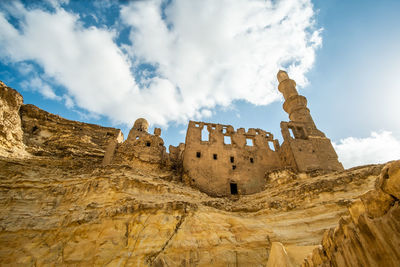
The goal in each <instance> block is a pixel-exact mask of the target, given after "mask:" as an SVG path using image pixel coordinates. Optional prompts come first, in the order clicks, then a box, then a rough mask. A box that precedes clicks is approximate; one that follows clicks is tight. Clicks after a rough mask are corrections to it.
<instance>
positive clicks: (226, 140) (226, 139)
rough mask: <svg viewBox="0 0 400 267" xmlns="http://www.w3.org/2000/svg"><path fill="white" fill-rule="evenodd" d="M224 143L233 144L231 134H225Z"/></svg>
mask: <svg viewBox="0 0 400 267" xmlns="http://www.w3.org/2000/svg"><path fill="white" fill-rule="evenodd" d="M224 144H225V145H230V144H232V142H231V137H230V136H224Z"/></svg>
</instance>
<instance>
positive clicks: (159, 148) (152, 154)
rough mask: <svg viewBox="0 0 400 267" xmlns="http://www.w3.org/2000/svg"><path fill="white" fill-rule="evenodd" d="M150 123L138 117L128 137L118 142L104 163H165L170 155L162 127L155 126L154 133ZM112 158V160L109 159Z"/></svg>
mask: <svg viewBox="0 0 400 267" xmlns="http://www.w3.org/2000/svg"><path fill="white" fill-rule="evenodd" d="M147 130H148V123H147V121H146V120H145V119H143V118H140V119H137V120H136V122H135V124H134V126H133V127H132V129H131V131H130V132H129V135H128V138H127V139H126V140H125V141H124V142H123V143H118V144H116V145H115V146H114V147H115V148H114V150H113V149H112V146H113V144H115V143H116V142H115V141H114V142H112V143H111V144H110V149H109V151H108V153H107V154H106V155H105V158H104V161H103V164H108V163H111V164H125V165H131V166H137V165H138V164H140V163H143V162H144V163H149V164H156V165H157V166H159V165H164V164H165V162H166V161H167V158H168V155H167V153H166V149H165V146H164V140H163V139H162V138H161V137H160V135H161V129H160V128H155V129H154V134H149V133H148V132H147ZM109 158H112V159H111V160H108V159H109Z"/></svg>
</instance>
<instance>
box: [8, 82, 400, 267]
mask: <svg viewBox="0 0 400 267" xmlns="http://www.w3.org/2000/svg"><path fill="white" fill-rule="evenodd" d="M3 88H4V87H3ZM13 97H14V98H15V99H14V100H12V98H13ZM19 97H20V95H19V94H18V93H16V92H15V91H11V90H9V89H7V91H2V92H1V101H3V102H2V103H8V104H7V105H2V106H1V107H0V109H1V110H0V111H1V112H3V113H2V114H5V113H6V112H8V113H7V114H10V115H7V116H8V117H13V116H14V117H15V118H14V121H16V122H17V123H13V124H10V123H9V122H6V121H3V122H1V123H3V124H1V125H5V126H3V128H1V131H3V132H2V133H1V134H0V136H1V137H2V139H1V140H2V141H1V144H0V147H1V149H2V151H5V152H4V154H1V155H0V203H1V206H2V209H1V210H0V265H11V266H48V265H50V266H54V265H57V266H59V265H61V266H67V265H69V266H97V265H102V266H267V265H268V266H300V265H301V264H303V265H304V266H321V265H322V266H396V264H397V263H398V262H399V260H400V257H399V247H400V246H399V241H400V237H399V230H400V229H399V194H400V189H399V186H398V185H399V182H400V181H399V177H400V166H399V165H400V163H399V162H395V163H391V164H390V165H388V166H386V167H384V168H383V166H382V165H370V166H363V167H359V168H354V169H350V170H346V171H341V172H334V173H330V174H324V175H323V174H318V173H308V174H306V173H292V172H290V171H289V170H281V171H275V172H271V173H269V174H268V175H267V176H266V186H265V188H264V190H262V191H261V192H259V193H257V194H253V195H248V196H240V197H231V198H215V197H210V196H208V195H206V194H204V193H201V192H199V191H198V190H196V189H194V188H191V187H188V186H185V185H183V184H182V183H181V182H179V180H180V179H179V175H178V173H177V172H176V171H175V170H173V169H168V168H161V167H160V168H154V166H151V167H150V166H148V165H146V163H145V162H142V163H138V164H136V165H132V166H131V165H118V164H111V165H107V166H102V165H101V159H102V155H104V153H105V149H106V146H107V143H108V142H109V141H110V140H114V139H115V138H117V136H118V135H119V130H116V129H112V128H105V127H100V126H96V125H90V124H85V123H79V122H73V121H69V120H66V119H63V118H60V117H58V116H55V115H52V114H50V113H47V112H45V111H42V110H40V109H38V108H36V107H34V106H31V105H22V98H19ZM7 98H10V100H8V101H7V102H6V101H5V99H7ZM18 99H21V101H19V102H18V101H17V100H18ZM13 101H14V102H13ZM21 105H22V106H21ZM19 109H20V111H19ZM18 118H19V119H20V120H21V121H22V123H20V124H18ZM35 127H36V128H35ZM9 132H14V133H18V134H15V135H12V134H11V135H8V133H9ZM5 136H6V137H5ZM7 136H8V137H7ZM18 136H19V137H18ZM16 148H18V149H20V150H21V151H25V152H24V153H26V155H25V156H24V157H20V156H19V155H20V154H19V152H18V151H16ZM17 152H18V153H17ZM382 168H383V169H382Z"/></svg>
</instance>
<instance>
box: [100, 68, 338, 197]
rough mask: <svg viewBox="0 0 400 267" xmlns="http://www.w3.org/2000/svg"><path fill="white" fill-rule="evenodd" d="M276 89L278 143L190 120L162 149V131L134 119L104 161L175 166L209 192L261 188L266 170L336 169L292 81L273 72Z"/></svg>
mask: <svg viewBox="0 0 400 267" xmlns="http://www.w3.org/2000/svg"><path fill="white" fill-rule="evenodd" d="M277 77H278V81H279V86H278V89H279V91H280V92H281V93H282V94H283V96H284V98H285V102H284V104H283V109H284V110H285V111H286V112H287V113H288V114H289V119H290V121H289V122H282V123H281V130H282V136H283V139H284V141H283V143H282V144H281V145H280V144H279V141H278V140H277V139H274V136H273V134H272V133H270V132H266V131H264V130H262V129H253V128H250V129H248V131H247V132H246V131H245V129H244V128H239V129H237V130H236V131H235V130H234V128H233V127H232V126H231V125H222V124H215V123H205V122H195V121H190V122H189V125H188V129H187V133H186V140H185V143H184V144H181V145H180V146H179V147H173V146H170V154H167V153H166V152H165V147H164V142H163V140H162V138H161V137H160V135H161V129H159V128H156V129H155V130H154V134H153V135H152V134H149V133H148V132H147V131H148V122H147V121H146V120H145V119H143V118H140V119H138V120H136V122H135V124H134V126H133V128H132V130H131V131H130V133H129V135H128V138H127V139H126V141H124V142H122V138H120V137H117V138H116V139H114V140H112V141H111V142H110V144H109V146H108V148H107V150H106V154H105V157H104V160H103V164H105V165H107V164H121V163H124V164H128V165H135V164H137V161H138V160H139V161H144V162H149V163H156V164H164V165H165V164H170V165H171V166H174V167H175V168H177V166H180V170H181V175H182V180H183V181H184V182H185V183H186V184H188V185H191V186H193V187H196V188H198V189H200V190H201V191H203V192H205V193H207V194H210V195H213V196H230V195H246V194H253V193H256V192H260V191H262V190H263V189H264V186H265V183H266V174H267V173H268V172H271V171H274V170H280V169H291V170H293V171H296V172H310V171H316V170H319V171H328V172H329V171H340V170H343V166H342V164H341V163H340V162H339V161H338V157H337V155H336V152H335V150H334V149H333V146H332V144H331V141H330V140H329V139H328V138H326V137H325V134H324V133H323V132H321V131H320V130H318V129H317V127H316V126H315V123H314V121H313V119H312V117H311V114H310V110H309V109H308V108H307V99H306V98H305V97H304V96H302V95H299V94H298V92H297V90H296V83H295V81H293V80H291V79H290V78H289V76H288V75H287V73H286V72H285V71H279V72H278V75H277Z"/></svg>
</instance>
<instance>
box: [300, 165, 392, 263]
mask: <svg viewBox="0 0 400 267" xmlns="http://www.w3.org/2000/svg"><path fill="white" fill-rule="evenodd" d="M399 182H400V161H396V162H392V163H389V164H387V165H386V166H385V168H384V169H383V170H382V173H381V175H380V177H379V179H378V180H377V184H376V188H375V189H373V190H371V191H368V192H367V193H365V194H363V195H362V196H361V197H360V199H358V200H357V201H355V202H354V203H353V204H352V205H351V206H350V208H349V216H345V217H342V218H341V219H340V221H339V223H338V226H337V227H335V228H331V229H329V230H328V231H326V232H325V233H324V237H323V239H322V244H321V246H320V247H319V248H317V249H315V250H314V252H313V254H312V255H311V256H309V257H308V258H307V259H306V260H305V262H304V263H303V266H399V263H400V203H399V198H398V197H399V195H400V187H399Z"/></svg>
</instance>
